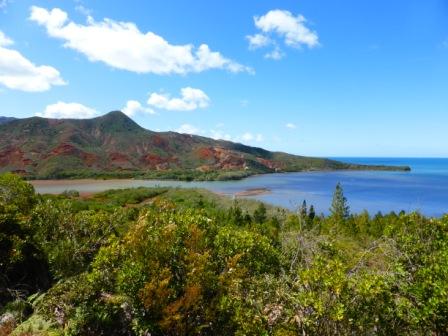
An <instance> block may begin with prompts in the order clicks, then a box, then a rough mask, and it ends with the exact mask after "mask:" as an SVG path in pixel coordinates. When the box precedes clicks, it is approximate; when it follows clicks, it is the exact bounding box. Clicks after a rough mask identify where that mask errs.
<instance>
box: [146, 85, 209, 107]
mask: <svg viewBox="0 0 448 336" xmlns="http://www.w3.org/2000/svg"><path fill="white" fill-rule="evenodd" d="M180 95H181V96H180V98H171V96H170V95H169V94H163V93H155V92H154V93H151V95H150V96H149V98H148V105H151V106H153V107H155V108H158V109H164V110H169V111H193V110H196V109H198V108H206V107H208V106H209V103H210V98H209V97H208V96H207V95H206V94H205V92H204V91H202V90H200V89H194V88H191V87H185V88H183V89H181V90H180Z"/></svg>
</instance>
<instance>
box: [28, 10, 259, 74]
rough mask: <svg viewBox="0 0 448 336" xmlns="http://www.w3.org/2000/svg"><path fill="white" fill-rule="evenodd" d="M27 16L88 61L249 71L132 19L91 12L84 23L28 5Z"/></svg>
mask: <svg viewBox="0 0 448 336" xmlns="http://www.w3.org/2000/svg"><path fill="white" fill-rule="evenodd" d="M30 20H32V21H34V22H36V23H37V24H39V25H41V26H43V27H45V28H46V30H47V33H48V35H49V36H51V37H54V38H59V39H61V40H63V41H64V46H65V47H67V48H71V49H74V50H76V51H78V52H80V53H82V54H84V55H86V56H87V58H88V59H89V60H90V61H92V62H95V61H100V62H104V63H106V64H107V65H109V66H111V67H113V68H118V69H123V70H128V71H132V72H137V73H154V74H158V75H167V74H186V73H189V72H202V71H205V70H210V69H224V70H228V71H230V72H244V71H245V72H250V73H251V72H253V70H252V69H251V68H249V67H247V66H244V65H241V64H239V63H237V62H235V61H233V60H230V59H228V58H226V57H224V56H223V55H222V54H221V53H219V52H216V51H212V50H210V48H209V46H208V45H207V44H201V45H200V46H199V47H198V48H195V47H194V46H193V45H191V44H184V45H174V44H170V43H169V42H168V41H166V40H165V39H164V38H163V37H161V36H158V35H156V34H154V33H152V32H147V33H143V32H141V31H140V30H139V29H138V27H137V26H136V25H135V24H134V23H132V22H120V21H114V20H112V19H103V21H100V22H97V21H95V20H94V19H93V18H92V17H91V16H89V17H88V19H87V23H86V24H79V23H75V22H73V21H71V20H69V18H68V15H67V13H66V12H64V11H62V10H61V9H59V8H54V9H52V10H47V9H45V8H41V7H36V6H33V7H31V15H30Z"/></svg>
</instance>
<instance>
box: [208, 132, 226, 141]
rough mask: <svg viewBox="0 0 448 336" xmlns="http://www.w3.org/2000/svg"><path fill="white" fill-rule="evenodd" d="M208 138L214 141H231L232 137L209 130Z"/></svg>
mask: <svg viewBox="0 0 448 336" xmlns="http://www.w3.org/2000/svg"><path fill="white" fill-rule="evenodd" d="M209 134H210V137H211V138H212V139H215V140H227V141H232V136H231V135H230V134H227V133H225V132H223V131H221V130H213V129H212V130H210V133H209Z"/></svg>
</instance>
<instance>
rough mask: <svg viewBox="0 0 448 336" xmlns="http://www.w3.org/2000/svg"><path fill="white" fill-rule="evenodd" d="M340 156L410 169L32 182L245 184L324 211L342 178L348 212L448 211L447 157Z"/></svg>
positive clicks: (226, 187) (232, 187) (53, 185)
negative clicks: (222, 178) (224, 177)
mask: <svg viewBox="0 0 448 336" xmlns="http://www.w3.org/2000/svg"><path fill="white" fill-rule="evenodd" d="M334 159H337V160H340V161H345V162H351V163H361V164H377V165H400V166H401V165H407V166H410V167H411V171H410V172H386V171H337V172H305V173H286V174H266V175H257V176H252V177H249V178H246V179H244V180H240V181H225V182H178V181H143V180H104V181H103V180H98V181H96V180H95V181H91V180H90V181H82V180H80V181H76V180H74V181H54V182H53V181H52V182H50V183H49V182H43V183H42V182H36V183H35V187H36V190H37V191H38V192H39V193H61V192H63V191H64V190H78V191H79V192H85V193H90V192H100V191H104V190H107V189H116V188H130V187H138V186H171V187H187V188H205V189H208V190H211V191H213V192H219V193H223V194H227V195H230V196H232V195H235V194H236V193H238V192H241V191H245V190H248V189H256V188H267V189H269V190H270V193H267V194H262V195H255V196H247V197H250V198H254V199H258V200H262V201H265V202H267V203H271V204H275V205H279V206H283V207H286V208H289V209H296V208H297V207H298V206H299V205H300V204H301V203H302V201H303V200H306V201H307V203H308V204H309V205H310V204H313V205H314V207H315V208H316V211H317V212H318V213H321V212H322V213H328V208H329V207H330V204H331V199H332V195H333V191H334V188H335V186H336V184H337V183H338V182H340V183H341V185H342V187H343V189H344V193H345V196H346V197H347V199H348V202H349V205H350V209H351V211H352V212H361V211H363V210H367V211H369V212H370V213H372V214H374V213H377V212H379V211H381V212H382V213H387V212H390V211H395V212H399V211H401V210H404V211H407V212H410V211H419V212H421V213H423V214H425V215H428V216H441V215H443V214H445V213H448V159H439V158H418V159H416V158H334Z"/></svg>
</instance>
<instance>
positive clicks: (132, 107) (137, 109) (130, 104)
mask: <svg viewBox="0 0 448 336" xmlns="http://www.w3.org/2000/svg"><path fill="white" fill-rule="evenodd" d="M122 111H123V113H124V114H126V115H127V116H128V117H133V116H135V115H136V114H139V113H144V114H156V112H155V111H154V110H153V109H152V108H149V107H144V106H142V104H141V103H140V102H138V101H137V100H128V101H127V103H126V106H125V107H123V109H122Z"/></svg>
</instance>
